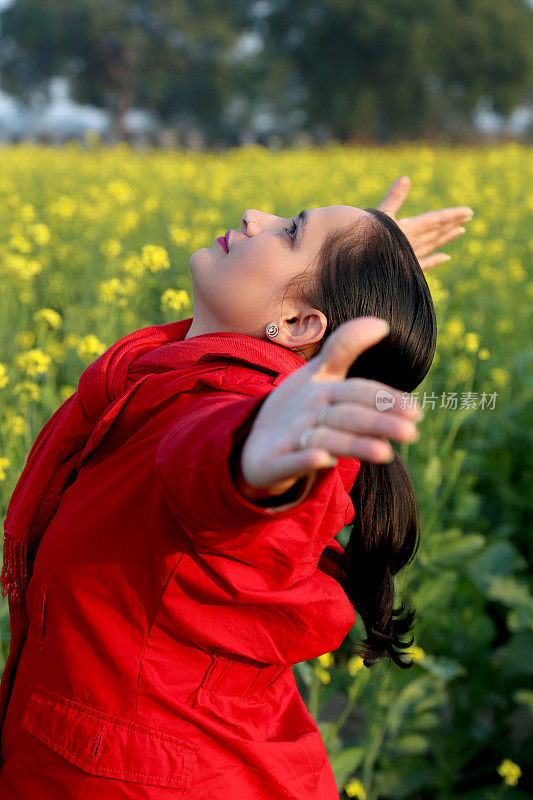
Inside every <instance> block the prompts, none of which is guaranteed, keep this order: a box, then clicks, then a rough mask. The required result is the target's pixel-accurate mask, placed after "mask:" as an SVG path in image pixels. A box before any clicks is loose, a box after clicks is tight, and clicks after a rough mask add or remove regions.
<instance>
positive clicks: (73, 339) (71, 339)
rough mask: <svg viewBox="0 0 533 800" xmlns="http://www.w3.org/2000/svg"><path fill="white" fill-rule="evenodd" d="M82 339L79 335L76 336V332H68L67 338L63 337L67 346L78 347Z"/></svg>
mask: <svg viewBox="0 0 533 800" xmlns="http://www.w3.org/2000/svg"><path fill="white" fill-rule="evenodd" d="M79 340H80V337H79V336H76V334H75V333H67V335H66V336H65V338H64V339H63V344H64V345H65V347H76V345H77V344H78V342H79Z"/></svg>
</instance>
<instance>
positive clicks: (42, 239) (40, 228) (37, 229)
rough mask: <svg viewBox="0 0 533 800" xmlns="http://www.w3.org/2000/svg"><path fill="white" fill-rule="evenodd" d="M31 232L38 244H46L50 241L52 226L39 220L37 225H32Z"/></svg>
mask: <svg viewBox="0 0 533 800" xmlns="http://www.w3.org/2000/svg"><path fill="white" fill-rule="evenodd" d="M30 233H31V235H32V236H33V239H34V241H35V242H37V244H40V245H44V244H48V242H49V241H50V228H49V227H48V225H45V224H44V223H43V222H38V223H37V224H36V225H30Z"/></svg>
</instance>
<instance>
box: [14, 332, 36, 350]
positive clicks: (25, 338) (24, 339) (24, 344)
mask: <svg viewBox="0 0 533 800" xmlns="http://www.w3.org/2000/svg"><path fill="white" fill-rule="evenodd" d="M34 344H35V334H34V333H33V331H20V333H17V335H16V336H15V346H16V347H17V348H21V349H23V350H29V349H30V347H33V345H34Z"/></svg>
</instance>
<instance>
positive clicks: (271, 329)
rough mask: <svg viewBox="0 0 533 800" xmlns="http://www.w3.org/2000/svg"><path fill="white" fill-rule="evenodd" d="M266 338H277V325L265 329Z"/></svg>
mask: <svg viewBox="0 0 533 800" xmlns="http://www.w3.org/2000/svg"><path fill="white" fill-rule="evenodd" d="M266 332H267V335H268V336H277V335H278V333H279V328H278V326H277V325H269V326H268V328H267V329H266Z"/></svg>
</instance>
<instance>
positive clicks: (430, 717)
mask: <svg viewBox="0 0 533 800" xmlns="http://www.w3.org/2000/svg"><path fill="white" fill-rule="evenodd" d="M440 724H441V718H440V716H439V714H435V713H434V712H433V711H427V712H426V713H425V714H420V716H419V717H415V718H414V720H413V723H412V727H413V728H414V729H415V730H421V731H427V730H429V729H430V728H436V727H438V726H439V725H440Z"/></svg>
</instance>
